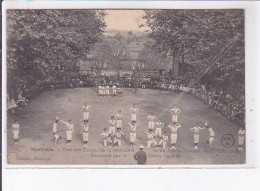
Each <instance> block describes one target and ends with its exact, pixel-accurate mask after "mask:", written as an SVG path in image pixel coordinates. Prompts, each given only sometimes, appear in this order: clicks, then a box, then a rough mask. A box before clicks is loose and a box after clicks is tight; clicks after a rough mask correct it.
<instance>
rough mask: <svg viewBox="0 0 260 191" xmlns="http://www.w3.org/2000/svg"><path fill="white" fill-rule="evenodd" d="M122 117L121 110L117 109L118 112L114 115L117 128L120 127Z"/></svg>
mask: <svg viewBox="0 0 260 191" xmlns="http://www.w3.org/2000/svg"><path fill="white" fill-rule="evenodd" d="M124 117H125V116H124V115H123V114H122V112H121V110H118V113H117V114H116V115H115V119H116V126H117V128H121V129H122V122H123V119H124Z"/></svg>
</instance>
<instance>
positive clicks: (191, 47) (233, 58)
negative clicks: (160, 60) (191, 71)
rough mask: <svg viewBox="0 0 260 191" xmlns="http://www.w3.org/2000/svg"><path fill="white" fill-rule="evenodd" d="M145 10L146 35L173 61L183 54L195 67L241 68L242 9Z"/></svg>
mask: <svg viewBox="0 0 260 191" xmlns="http://www.w3.org/2000/svg"><path fill="white" fill-rule="evenodd" d="M145 13H146V14H145V16H144V17H143V18H144V19H146V25H147V26H148V27H150V30H149V37H150V38H152V39H154V40H155V46H157V48H159V49H160V50H161V51H164V52H167V53H168V54H169V55H170V56H171V57H172V59H173V61H174V62H176V60H177V62H178V61H179V59H180V58H182V60H183V61H184V62H185V63H188V64H193V65H194V66H195V68H197V71H201V70H202V69H206V68H207V67H211V70H214V69H216V68H222V69H226V68H232V70H231V72H232V71H238V72H243V71H244V11H243V10H235V9H232V10H231V9H230V10H226V9H225V10H217V9H214V10H146V11H145ZM212 63H213V64H214V63H215V64H214V66H213V67H212V66H210V64H212ZM227 71H230V70H227ZM229 75H230V76H234V74H233V73H230V74H229ZM236 76H243V75H239V74H238V75H237V74H236ZM242 81H243V80H242Z"/></svg>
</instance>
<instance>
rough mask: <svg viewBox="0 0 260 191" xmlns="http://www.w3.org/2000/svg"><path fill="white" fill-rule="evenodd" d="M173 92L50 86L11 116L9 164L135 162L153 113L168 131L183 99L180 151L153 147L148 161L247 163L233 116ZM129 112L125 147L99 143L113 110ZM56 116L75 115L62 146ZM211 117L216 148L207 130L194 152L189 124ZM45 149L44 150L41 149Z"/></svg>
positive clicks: (156, 162)
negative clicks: (226, 139) (227, 137)
mask: <svg viewBox="0 0 260 191" xmlns="http://www.w3.org/2000/svg"><path fill="white" fill-rule="evenodd" d="M180 96H181V95H178V94H175V95H169V93H168V92H165V91H158V90H148V89H138V91H137V93H136V94H134V93H133V92H132V91H131V89H123V95H122V96H118V97H99V96H97V94H96V90H95V89H92V88H76V89H59V90H54V91H46V92H43V93H42V94H40V95H39V96H38V97H37V98H35V99H33V100H31V101H30V103H28V105H27V106H25V107H24V108H23V109H22V110H21V111H19V112H18V113H16V114H9V115H8V122H7V124H8V127H7V162H8V164H24V165H25V164H27V165H30V164H32V165H34V164H41V165H106V164H109V165H134V164H136V161H135V160H134V159H133V155H134V153H135V152H136V151H138V146H139V145H141V144H143V145H146V143H147V136H146V134H145V131H146V130H147V128H148V121H147V120H146V119H145V117H146V116H147V115H149V114H150V113H151V112H153V113H154V114H155V115H156V116H159V118H160V119H161V121H162V122H164V123H165V124H166V127H164V128H163V131H166V132H167V133H168V136H169V138H170V129H169V128H167V125H168V124H169V123H170V121H171V115H170V112H169V109H170V108H171V107H172V106H173V104H175V103H176V102H178V106H179V108H180V109H181V111H182V113H181V115H180V117H179V120H178V121H179V123H180V124H181V125H182V127H181V128H180V129H179V131H178V141H177V150H176V151H173V150H170V147H169V145H167V147H166V148H165V149H159V150H155V149H154V148H150V149H147V148H145V149H144V150H145V151H146V153H147V156H148V159H147V164H149V165H155V164H157V165H175V164H243V163H245V151H242V152H241V151H240V152H238V151H237V148H238V145H237V142H238V135H237V132H238V128H239V127H238V126H237V125H236V124H233V123H231V122H230V121H228V120H227V119H226V118H225V117H224V116H223V115H222V114H220V113H218V112H216V111H214V110H213V109H211V108H209V107H208V106H207V105H205V104H204V103H203V102H201V101H200V100H198V99H197V98H194V97H192V96H191V95H183V96H181V97H180ZM85 103H87V104H88V105H90V106H91V109H90V120H89V121H90V123H91V124H92V126H91V128H90V130H89V143H88V147H87V148H83V145H82V142H81V141H82V127H81V126H80V124H82V122H83V114H82V111H81V106H82V105H83V104H85ZM133 103H135V104H136V106H137V107H138V108H139V109H140V111H139V113H138V115H137V122H138V123H139V124H140V126H139V128H138V129H137V138H136V148H135V149H130V145H129V129H130V127H129V125H127V123H129V122H130V111H129V108H130V107H131V106H132V104H133ZM119 109H120V110H122V113H123V114H124V115H125V119H124V121H123V128H122V131H123V133H124V134H125V137H123V142H122V147H121V148H119V149H116V150H113V149H110V148H104V147H103V145H102V143H101V142H100V134H101V133H102V131H103V129H104V128H105V127H108V124H107V121H108V120H109V119H110V116H111V115H115V114H116V113H117V111H118V110H119ZM55 116H58V117H60V118H61V119H63V120H68V119H71V120H72V122H73V124H74V125H75V131H74V134H73V140H72V144H71V146H67V145H66V144H65V142H64V140H62V142H61V144H60V145H55V144H54V143H53V142H52V125H53V122H54V120H55ZM14 119H17V120H18V122H19V123H20V127H21V130H20V138H21V140H20V142H19V144H18V145H14V143H13V140H12V129H11V125H12V123H13V121H14ZM205 121H208V122H209V124H210V125H211V126H212V128H213V130H214V131H215V135H216V137H215V140H214V144H213V150H210V149H209V145H207V144H206V140H207V139H208V138H209V132H208V130H206V129H205V130H202V131H201V133H200V143H199V150H198V151H194V150H193V148H194V145H193V133H192V132H191V131H190V128H191V127H193V126H194V125H195V123H199V124H200V125H201V126H204V123H205ZM58 130H59V134H60V135H61V136H62V137H65V126H64V124H62V123H59V124H58ZM224 134H231V135H232V136H233V137H234V139H235V144H234V145H233V146H232V147H230V148H225V147H224V146H223V145H222V143H221V137H222V136H223V135H224ZM40 150H41V151H40Z"/></svg>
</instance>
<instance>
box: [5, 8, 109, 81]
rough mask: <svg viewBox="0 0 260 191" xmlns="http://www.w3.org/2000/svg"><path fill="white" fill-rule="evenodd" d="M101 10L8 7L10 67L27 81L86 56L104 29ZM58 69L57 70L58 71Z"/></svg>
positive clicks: (48, 75)
mask: <svg viewBox="0 0 260 191" xmlns="http://www.w3.org/2000/svg"><path fill="white" fill-rule="evenodd" d="M104 16H105V13H104V11H100V10H7V68H8V70H9V71H11V73H12V74H14V75H15V76H16V77H17V78H24V79H25V80H26V79H27V81H28V83H29V82H30V83H35V81H36V80H46V79H49V78H53V77H54V73H55V72H54V69H55V68H56V67H58V68H63V69H71V70H73V67H75V64H76V63H77V62H78V60H79V59H82V58H83V57H86V54H87V53H88V52H89V49H90V46H91V45H92V44H94V43H95V42H97V40H98V37H99V36H100V34H102V32H103V31H104V28H105V26H106V25H105V22H104ZM56 72H57V71H56Z"/></svg>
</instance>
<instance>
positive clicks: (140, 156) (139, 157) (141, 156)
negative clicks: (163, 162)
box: [134, 145, 147, 165]
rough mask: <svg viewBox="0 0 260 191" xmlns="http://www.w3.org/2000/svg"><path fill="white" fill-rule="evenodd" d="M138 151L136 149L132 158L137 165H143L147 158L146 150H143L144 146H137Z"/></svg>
mask: <svg viewBox="0 0 260 191" xmlns="http://www.w3.org/2000/svg"><path fill="white" fill-rule="evenodd" d="M139 149H140V150H139V151H137V152H136V153H135V155H134V159H135V160H136V161H137V164H138V165H144V164H145V163H146V160H147V155H146V152H144V146H142V145H141V146H140V147H139Z"/></svg>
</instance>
